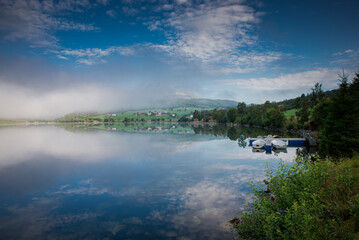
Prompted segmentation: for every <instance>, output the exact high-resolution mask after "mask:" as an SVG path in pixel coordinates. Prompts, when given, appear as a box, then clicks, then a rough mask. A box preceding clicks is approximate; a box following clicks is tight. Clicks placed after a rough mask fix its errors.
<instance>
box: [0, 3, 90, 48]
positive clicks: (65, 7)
mask: <svg viewBox="0 0 359 240" xmlns="http://www.w3.org/2000/svg"><path fill="white" fill-rule="evenodd" d="M90 7H91V4H90V3H89V1H88V0H78V1H73V0H60V1H58V2H57V3H55V2H53V1H37V0H32V1H22V0H8V1H6V0H2V1H0V16H1V17H0V30H2V31H3V32H4V33H5V35H4V37H3V38H4V39H5V40H10V41H15V40H25V41H27V42H29V43H31V44H32V46H36V47H38V46H41V47H44V46H47V47H48V46H56V45H57V42H58V40H57V38H56V37H55V34H54V33H55V32H56V31H59V30H63V31H64V30H66V31H68V30H75V31H94V30H97V28H96V27H94V26H93V25H92V24H84V23H78V22H74V21H71V20H68V19H65V18H64V17H62V16H63V15H64V13H73V12H83V11H85V10H86V9H88V8H90Z"/></svg>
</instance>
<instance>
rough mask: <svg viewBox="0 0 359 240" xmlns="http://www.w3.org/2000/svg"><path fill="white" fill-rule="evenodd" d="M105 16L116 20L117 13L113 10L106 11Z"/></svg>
mask: <svg viewBox="0 0 359 240" xmlns="http://www.w3.org/2000/svg"><path fill="white" fill-rule="evenodd" d="M106 14H107V15H109V16H110V17H112V18H116V16H117V13H116V12H115V11H114V10H113V9H110V10H107V11H106Z"/></svg>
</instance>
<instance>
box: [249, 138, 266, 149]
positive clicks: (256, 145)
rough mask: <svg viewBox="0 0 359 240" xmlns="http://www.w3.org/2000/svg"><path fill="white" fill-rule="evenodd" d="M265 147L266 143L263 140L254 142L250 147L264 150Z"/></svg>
mask: <svg viewBox="0 0 359 240" xmlns="http://www.w3.org/2000/svg"><path fill="white" fill-rule="evenodd" d="M265 145H266V141H264V140H263V139H258V140H255V141H254V142H253V143H252V147H253V148H264V147H265Z"/></svg>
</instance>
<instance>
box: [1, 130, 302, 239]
mask: <svg viewBox="0 0 359 240" xmlns="http://www.w3.org/2000/svg"><path fill="white" fill-rule="evenodd" d="M141 129H142V128H141V127H140V125H127V126H125V125H123V124H121V125H113V126H111V127H109V126H103V125H98V126H92V127H89V126H85V125H63V126H21V127H2V128H0V151H1V154H0V212H1V214H0V235H1V236H2V237H4V238H5V239H21V238H29V239H43V238H54V239H58V238H66V239H84V238H87V239H104V238H107V239H124V238H129V239H230V231H229V229H228V227H226V223H227V221H228V220H229V219H231V218H233V217H234V216H235V215H236V212H238V211H239V209H243V207H244V202H246V201H249V200H250V196H251V195H250V189H249V185H248V181H249V180H251V179H252V180H258V181H259V180H260V179H263V178H264V176H265V173H264V170H265V167H266V165H268V167H269V168H271V169H273V168H274V167H275V165H276V164H277V163H278V161H279V159H280V158H281V159H283V160H284V161H287V162H291V160H292V159H293V158H294V156H295V152H296V149H288V153H287V154H285V153H280V154H279V155H278V156H276V155H273V154H272V155H266V154H264V153H253V152H252V149H251V148H250V147H244V146H243V145H241V144H239V141H237V140H234V141H233V140H230V139H229V138H228V137H227V133H226V131H224V130H223V131H222V130H221V129H217V130H216V132H214V130H209V129H205V128H203V129H201V127H199V128H192V127H190V126H181V125H161V128H159V127H158V128H157V130H156V128H155V126H154V127H153V130H152V129H151V130H148V128H147V130H144V129H142V130H141ZM241 131H242V130H240V129H237V132H238V135H246V136H247V137H248V136H249V135H248V134H250V132H241ZM255 133H257V132H254V133H253V134H255ZM262 135H264V134H262Z"/></svg>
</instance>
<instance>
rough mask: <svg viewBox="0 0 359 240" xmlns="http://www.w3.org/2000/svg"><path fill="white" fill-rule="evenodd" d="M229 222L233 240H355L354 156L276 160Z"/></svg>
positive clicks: (358, 162) (357, 181) (358, 175)
mask: <svg viewBox="0 0 359 240" xmlns="http://www.w3.org/2000/svg"><path fill="white" fill-rule="evenodd" d="M267 177H268V182H269V185H268V188H269V189H268V190H269V191H263V186H260V187H258V186H257V187H255V186H254V185H253V186H252V189H253V191H254V202H252V203H250V204H249V205H248V209H247V211H246V212H241V213H240V219H234V220H232V223H233V230H234V231H235V232H237V233H238V236H239V239H359V155H355V156H353V157H352V158H350V159H343V160H342V161H340V162H332V161H329V160H328V159H326V160H320V161H316V162H314V163H303V162H300V161H298V162H296V163H295V164H293V165H285V164H284V163H281V164H280V166H279V167H278V169H277V172H275V173H274V172H271V171H268V173H267Z"/></svg>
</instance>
